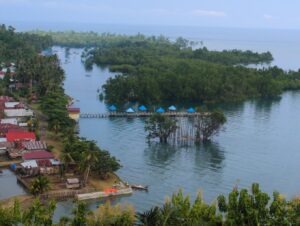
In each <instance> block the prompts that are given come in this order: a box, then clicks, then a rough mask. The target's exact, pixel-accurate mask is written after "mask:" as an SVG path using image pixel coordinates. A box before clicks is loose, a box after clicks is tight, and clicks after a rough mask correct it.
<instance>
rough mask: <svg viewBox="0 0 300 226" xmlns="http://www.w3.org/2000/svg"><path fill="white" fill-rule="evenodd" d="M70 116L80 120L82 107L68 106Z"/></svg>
mask: <svg viewBox="0 0 300 226" xmlns="http://www.w3.org/2000/svg"><path fill="white" fill-rule="evenodd" d="M68 112H69V117H70V118H71V119H74V120H75V121H78V120H79V117H80V108H75V107H68Z"/></svg>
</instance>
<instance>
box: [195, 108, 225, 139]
mask: <svg viewBox="0 0 300 226" xmlns="http://www.w3.org/2000/svg"><path fill="white" fill-rule="evenodd" d="M225 123H226V116H225V115H224V113H223V112H221V111H217V110H215V111H212V112H200V114H199V115H198V116H197V117H196V118H195V120H194V126H195V128H196V142H200V141H208V140H210V139H211V137H212V136H213V135H215V134H217V133H218V132H219V131H220V129H221V128H222V126H223V125H224V124H225Z"/></svg>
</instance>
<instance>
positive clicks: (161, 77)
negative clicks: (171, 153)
mask: <svg viewBox="0 0 300 226" xmlns="http://www.w3.org/2000/svg"><path fill="white" fill-rule="evenodd" d="M83 58H84V59H85V64H86V66H87V67H90V66H91V65H93V64H94V63H95V64H98V65H100V66H103V65H107V66H109V68H110V70H111V71H114V72H121V73H122V74H119V75H117V76H116V77H114V78H110V79H109V80H108V81H107V84H105V85H104V87H103V88H104V94H105V98H106V101H107V102H109V103H118V104H123V103H126V102H139V103H143V104H153V103H156V104H157V103H161V102H170V101H173V102H174V101H176V102H180V103H184V102H198V103H199V102H218V101H236V100H242V99H245V98H251V97H273V96H277V95H279V94H280V93H281V92H282V91H283V90H287V89H298V88H300V81H299V78H300V71H298V72H294V71H289V72H285V71H284V70H282V69H280V68H278V67H270V68H264V69H252V68H247V67H244V66H239V65H240V64H247V63H253V62H255V63H258V62H267V61H270V60H271V59H272V56H271V54H270V53H262V54H257V53H253V52H250V51H245V52H243V51H238V50H232V51H222V52H217V51H209V50H207V49H206V48H200V49H195V50H193V49H192V48H191V47H190V46H189V44H188V41H186V40H184V39H182V38H179V39H177V41H176V42H170V41H168V40H167V39H163V40H162V39H160V38H159V37H158V38H151V39H150V38H145V39H143V40H142V41H135V40H131V38H130V37H124V39H123V40H122V41H120V42H119V43H117V42H114V43H111V44H110V45H105V46H102V47H97V48H94V49H89V50H86V52H85V53H84V54H83Z"/></svg>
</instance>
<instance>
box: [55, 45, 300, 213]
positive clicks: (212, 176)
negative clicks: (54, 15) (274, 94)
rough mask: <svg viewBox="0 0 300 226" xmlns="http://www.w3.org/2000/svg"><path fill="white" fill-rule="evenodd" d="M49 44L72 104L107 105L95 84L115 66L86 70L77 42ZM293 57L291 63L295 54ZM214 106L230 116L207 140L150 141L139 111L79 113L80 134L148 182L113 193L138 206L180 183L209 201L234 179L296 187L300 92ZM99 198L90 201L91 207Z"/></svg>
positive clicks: (291, 192) (89, 108)
mask: <svg viewBox="0 0 300 226" xmlns="http://www.w3.org/2000/svg"><path fill="white" fill-rule="evenodd" d="M272 45H274V43H273V44H272ZM275 46H276V45H275ZM267 47H268V46H267ZM274 48H275V47H274ZM279 48H281V47H280V46H279ZM252 49H253V48H252ZM53 50H54V52H56V53H57V54H58V56H59V58H60V59H61V63H62V67H63V68H64V70H65V72H66V81H65V89H66V93H67V94H69V95H71V96H72V97H74V98H75V100H76V102H75V105H76V106H78V107H80V108H81V112H105V111H106V110H107V107H106V106H105V104H104V103H102V102H100V101H99V99H98V94H97V92H98V90H99V89H101V86H102V85H103V84H104V83H105V81H106V80H107V78H109V77H110V76H114V74H113V73H110V72H109V71H108V70H107V69H105V68H98V67H96V66H94V67H93V69H92V70H91V71H88V72H87V71H85V68H84V66H83V64H82V63H81V59H80V55H81V52H82V50H81V49H70V50H69V51H66V50H65V49H64V48H60V47H55V48H53ZM254 50H257V48H254ZM271 50H272V49H271ZM257 51H258V50H257ZM276 51H277V52H276ZM284 51H286V50H284ZM291 51H296V50H291ZM275 52H276V53H278V54H280V49H276V48H275ZM293 53H294V54H296V53H295V52H293ZM293 53H291V54H293ZM298 54H299V53H298ZM275 59H278V58H277V55H275ZM279 59H280V58H279ZM284 61H286V59H284ZM284 61H280V60H279V62H278V64H279V65H280V64H281V65H283V64H285V63H284ZM292 64H293V65H294V67H292V66H291V68H293V69H295V65H296V62H295V60H294V61H293V62H292ZM286 66H287V67H290V66H289V65H286ZM219 107H221V108H222V109H223V110H224V112H225V114H226V116H227V118H228V122H227V124H226V127H225V129H224V130H223V131H221V132H220V134H219V135H218V136H216V137H215V138H214V139H213V142H212V143H210V144H206V145H200V146H192V147H173V146H169V145H160V144H151V145H149V144H148V143H147V142H146V140H145V137H146V134H145V132H144V119H139V118H135V119H126V118H114V119H80V121H79V128H80V136H82V137H86V138H88V139H91V140H95V141H97V143H98V145H99V146H100V147H101V148H103V149H107V150H109V151H110V152H111V154H112V155H114V156H116V157H117V158H118V159H119V160H120V161H121V164H122V166H123V167H122V168H121V169H120V170H119V171H118V172H117V173H118V175H119V176H120V177H121V178H122V179H123V180H125V181H128V182H130V183H140V184H145V185H149V188H150V190H149V192H148V193H146V192H135V193H134V194H133V195H132V196H130V197H124V198H117V199H114V200H113V201H115V202H116V201H117V202H119V201H121V202H128V203H131V204H133V205H134V207H135V208H136V209H137V210H138V211H143V210H146V209H149V208H150V207H151V206H153V205H160V204H162V203H163V201H164V199H165V197H166V196H170V195H171V194H172V193H173V192H176V191H178V189H180V188H181V189H183V191H184V192H185V193H186V194H187V193H189V194H190V195H191V197H192V198H194V197H195V195H196V193H197V191H199V190H201V191H203V194H204V199H205V200H206V201H207V202H211V201H213V200H215V198H216V197H217V195H218V194H227V193H228V192H229V191H230V190H231V189H232V188H233V187H234V186H238V187H239V188H249V187H250V186H251V184H252V183H253V182H258V183H260V185H261V188H262V189H263V190H264V191H266V192H268V193H270V194H271V193H272V192H273V191H274V190H275V189H276V190H278V191H280V192H281V193H283V194H284V195H286V196H287V197H288V198H291V197H293V196H295V195H299V194H300V174H299V173H298V172H299V171H300V164H299V161H300V150H299V147H300V139H299V128H300V117H299V115H300V92H298V91H293V92H285V93H283V94H282V96H281V98H278V99H276V100H259V99H258V100H249V101H245V102H240V103H234V104H223V105H220V106H219ZM99 203H100V202H98V201H94V202H91V203H90V205H91V208H95V207H96V206H97V205H98V204H99ZM69 207H70V202H65V203H61V204H59V206H58V211H59V212H65V213H69V211H70V208H69Z"/></svg>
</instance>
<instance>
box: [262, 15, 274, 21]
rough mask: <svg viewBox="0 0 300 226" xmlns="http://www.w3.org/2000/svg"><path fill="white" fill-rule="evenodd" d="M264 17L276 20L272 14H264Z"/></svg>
mask: <svg viewBox="0 0 300 226" xmlns="http://www.w3.org/2000/svg"><path fill="white" fill-rule="evenodd" d="M263 17H264V19H266V20H272V19H274V17H273V16H272V15H270V14H264V15H263Z"/></svg>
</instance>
